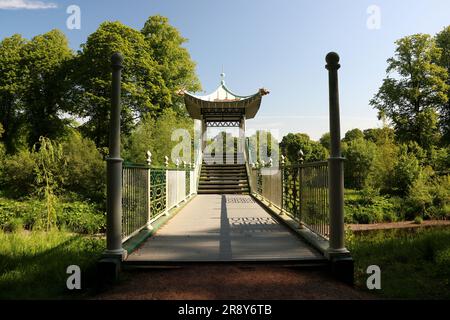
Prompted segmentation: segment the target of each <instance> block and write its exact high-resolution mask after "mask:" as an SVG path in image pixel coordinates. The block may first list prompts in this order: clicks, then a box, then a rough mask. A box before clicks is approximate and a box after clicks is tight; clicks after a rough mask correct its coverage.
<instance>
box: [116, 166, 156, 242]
mask: <svg viewBox="0 0 450 320" xmlns="http://www.w3.org/2000/svg"><path fill="white" fill-rule="evenodd" d="M149 187H150V186H149V184H148V168H146V167H139V166H129V167H124V168H123V170H122V239H126V238H128V237H129V236H131V235H132V234H133V233H134V232H135V231H136V230H140V229H142V228H143V227H145V226H146V225H147V222H148V206H149V203H150V199H149V196H148V195H149V191H150V189H149Z"/></svg>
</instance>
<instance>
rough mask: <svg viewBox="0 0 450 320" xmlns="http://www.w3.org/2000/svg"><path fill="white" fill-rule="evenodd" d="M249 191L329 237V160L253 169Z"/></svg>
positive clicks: (304, 224)
mask: <svg viewBox="0 0 450 320" xmlns="http://www.w3.org/2000/svg"><path fill="white" fill-rule="evenodd" d="M250 171H251V177H250V180H252V181H253V186H252V188H253V189H252V192H253V193H254V194H256V195H257V196H258V197H261V198H262V199H264V200H266V201H267V202H268V203H269V206H273V207H274V208H277V209H278V210H279V211H280V212H282V213H285V214H287V215H288V216H290V217H291V218H292V219H294V220H295V221H297V222H298V223H299V224H300V225H301V226H306V227H307V228H309V229H310V230H311V231H313V232H315V233H316V234H318V235H320V236H322V237H324V238H326V239H328V237H329V223H330V219H329V203H328V162H327V161H322V162H312V163H305V164H295V165H281V166H280V168H265V167H264V168H261V167H260V168H252V169H251V170H250Z"/></svg>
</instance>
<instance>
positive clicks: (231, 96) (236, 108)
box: [182, 80, 269, 121]
mask: <svg viewBox="0 0 450 320" xmlns="http://www.w3.org/2000/svg"><path fill="white" fill-rule="evenodd" d="M268 93H269V91H267V90H266V89H259V90H258V92H257V93H255V94H252V95H249V96H242V95H237V94H235V93H233V92H232V91H231V90H230V89H228V88H227V86H226V85H225V81H224V80H222V81H221V83H220V86H219V87H218V88H217V89H216V90H215V91H214V92H212V93H210V94H208V95H204V96H200V95H195V94H192V93H189V92H182V94H183V95H184V102H185V105H186V109H187V111H188V113H189V115H190V116H191V118H193V119H202V118H203V119H207V120H212V121H219V120H222V121H223V120H230V121H237V120H240V119H241V118H243V117H244V116H245V118H246V119H252V118H254V117H255V116H256V114H257V112H258V110H259V107H260V105H261V99H262V97H263V96H264V95H266V94H268Z"/></svg>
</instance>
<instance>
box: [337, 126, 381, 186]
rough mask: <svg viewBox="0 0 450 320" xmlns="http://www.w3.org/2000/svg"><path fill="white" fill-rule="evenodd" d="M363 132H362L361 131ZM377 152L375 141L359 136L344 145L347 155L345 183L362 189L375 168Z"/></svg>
mask: <svg viewBox="0 0 450 320" xmlns="http://www.w3.org/2000/svg"><path fill="white" fill-rule="evenodd" d="M361 134H362V133H361ZM376 152H377V147H376V145H375V143H373V142H371V141H367V140H364V139H363V138H357V139H354V140H350V142H348V143H344V145H343V156H344V157H345V159H346V161H345V171H344V173H345V185H346V187H348V188H354V189H362V188H363V187H364V186H365V185H366V183H367V179H368V176H369V174H370V172H371V170H373V162H374V158H375V155H376Z"/></svg>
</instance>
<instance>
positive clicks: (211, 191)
mask: <svg viewBox="0 0 450 320" xmlns="http://www.w3.org/2000/svg"><path fill="white" fill-rule="evenodd" d="M197 193H198V194H249V193H250V191H249V190H248V189H244V190H234V189H208V190H198V192H197Z"/></svg>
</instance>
